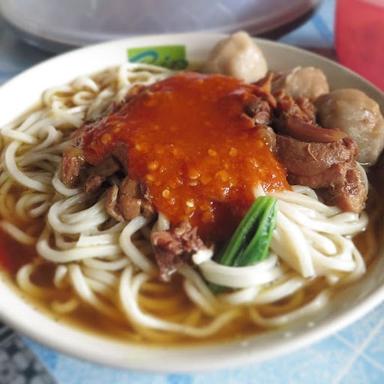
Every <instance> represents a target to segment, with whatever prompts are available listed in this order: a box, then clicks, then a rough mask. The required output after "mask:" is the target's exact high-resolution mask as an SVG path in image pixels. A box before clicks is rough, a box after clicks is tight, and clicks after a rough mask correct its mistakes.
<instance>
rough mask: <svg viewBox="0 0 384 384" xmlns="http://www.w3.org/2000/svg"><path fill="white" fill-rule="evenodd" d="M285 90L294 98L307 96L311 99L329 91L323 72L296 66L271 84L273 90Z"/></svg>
mask: <svg viewBox="0 0 384 384" xmlns="http://www.w3.org/2000/svg"><path fill="white" fill-rule="evenodd" d="M283 89H284V90H285V91H286V92H287V94H288V95H289V96H292V97H293V98H294V99H296V98H299V97H305V98H308V99H309V100H311V101H314V100H316V99H317V98H318V97H319V96H321V95H323V94H325V93H328V92H329V85H328V81H327V78H326V77H325V74H324V72H323V71H322V70H321V69H318V68H314V67H304V68H302V67H296V68H294V69H293V70H292V71H290V72H289V73H287V74H286V75H283V76H281V77H277V79H276V81H274V84H273V90H274V92H276V91H279V90H283Z"/></svg>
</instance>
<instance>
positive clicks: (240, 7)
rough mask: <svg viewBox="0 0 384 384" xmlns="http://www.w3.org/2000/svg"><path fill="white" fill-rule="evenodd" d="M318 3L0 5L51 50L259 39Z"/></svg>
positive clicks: (48, 0) (85, 0) (81, 0)
mask: <svg viewBox="0 0 384 384" xmlns="http://www.w3.org/2000/svg"><path fill="white" fill-rule="evenodd" d="M319 3H320V0H290V1H286V0H273V1H270V0H212V1H206V0H189V1H181V0H140V1H135V0H108V1H107V0H66V1H62V0H1V1H0V10H1V12H2V14H3V17H4V19H5V20H6V21H7V22H8V24H10V25H11V26H12V27H13V28H14V29H15V30H17V31H18V32H19V33H20V34H21V35H22V37H24V38H25V39H26V40H28V41H29V42H32V43H34V44H37V45H39V46H41V47H44V48H47V49H50V50H60V49H62V48H63V47H64V48H65V47H66V46H81V45H86V44H91V43H96V42H99V41H104V40H112V39H118V38H122V37H125V36H129V35H144V34H161V33H169V32H172V33H173V32H193V31H211V32H232V31H235V30H239V29H244V30H247V31H249V32H250V33H251V34H254V35H260V34H262V33H266V32H269V31H273V30H276V29H278V28H281V27H283V26H286V25H289V24H293V26H294V22H295V21H296V20H302V19H303V18H304V16H305V15H309V14H310V13H311V11H312V10H313V8H314V7H315V6H316V5H317V4H319Z"/></svg>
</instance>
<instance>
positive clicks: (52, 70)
mask: <svg viewBox="0 0 384 384" xmlns="http://www.w3.org/2000/svg"><path fill="white" fill-rule="evenodd" d="M222 37H223V35H212V34H180V35H163V36H145V37H137V38H129V39H125V40H120V41H114V42H109V43H104V44H100V45H95V46H90V47H87V48H83V49H80V50H76V51H73V52H69V53H67V54H64V55H61V56H58V57H55V58H53V59H51V60H48V61H46V62H44V63H42V64H39V65H37V66H35V67H33V68H31V69H29V70H28V71H26V72H24V73H22V74H21V75H19V76H17V77H15V78H14V79H12V80H11V81H9V82H8V83H6V84H5V85H3V86H2V87H1V88H0V105H1V106H2V108H1V114H0V127H1V126H3V125H4V124H6V123H8V122H9V121H11V120H13V119H14V118H15V117H17V116H18V115H19V114H20V113H22V112H24V111H25V110H27V109H28V108H29V107H31V106H32V105H33V104H34V103H36V101H38V100H39V97H40V96H41V94H42V92H43V91H44V90H45V89H47V88H50V87H52V86H56V85H61V84H64V83H67V82H69V81H71V80H72V79H74V78H75V77H77V76H78V75H80V74H88V73H93V72H96V71H99V70H101V69H104V68H106V67H109V66H113V65H117V64H119V63H122V62H124V61H126V60H127V48H129V47H145V46H153V45H169V44H182V45H185V46H186V49H187V56H188V58H189V59H192V60H193V61H196V60H203V59H204V58H205V57H206V55H207V53H208V51H209V50H210V49H211V48H212V47H213V45H214V44H215V43H216V42H217V41H218V40H219V39H221V38H222ZM256 41H257V43H258V44H259V46H260V47H261V49H262V50H263V52H264V54H265V56H266V58H267V61H268V64H269V68H271V69H275V70H286V69H290V68H293V67H295V66H298V65H301V66H308V65H310V66H316V67H319V68H321V69H322V70H323V71H324V72H325V73H326V75H327V77H328V80H329V82H330V84H331V86H332V88H341V87H349V88H358V89H361V90H362V91H364V92H366V93H367V94H368V95H370V96H371V97H372V98H374V99H375V100H376V101H377V102H379V104H380V105H381V108H382V111H384V95H383V94H382V93H381V92H380V91H379V90H378V89H376V88H375V87H373V86H372V85H371V84H370V83H368V82H367V81H365V80H364V79H362V78H361V77H359V76H358V75H356V74H354V73H353V72H351V71H349V70H347V69H345V68H343V67H341V66H340V65H338V64H336V63H334V62H332V61H330V60H327V59H325V58H323V57H320V56H317V55H314V54H312V53H309V52H306V51H303V50H300V49H297V48H294V47H290V46H287V45H283V44H279V43H274V42H269V41H264V40H256ZM383 256H384V255H383ZM0 292H1V295H0V317H1V318H2V320H4V321H5V322H6V323H8V324H9V325H10V326H11V327H13V328H14V329H16V330H18V331H20V332H22V333H24V334H25V335H27V336H29V337H31V338H33V339H35V340H37V341H39V342H41V343H43V344H46V345H48V346H50V347H52V348H54V349H57V350H59V351H62V352H65V353H68V354H71V355H75V356H78V357H80V358H83V359H87V360H91V361H93V362H98V363H102V364H108V365H113V366H116V367H123V368H134V369H140V370H147V371H157V372H174V371H178V372H182V371H197V370H207V369H216V368H221V367H226V368H227V367H230V366H234V365H239V364H243V363H247V362H250V361H261V360H264V359H269V358H272V357H274V356H277V355H279V354H283V353H287V352H288V351H292V350H293V349H296V348H299V347H302V346H304V345H307V344H309V343H312V342H314V341H316V340H319V339H321V338H323V337H325V336H327V335H329V334H331V333H333V332H335V331H337V330H339V329H341V328H342V327H345V326H347V325H348V324H350V323H352V322H353V321H355V320H357V319H358V318H360V317H361V316H363V315H364V314H366V313H367V312H369V311H370V310H371V309H373V308H374V307H375V306H376V305H378V304H379V303H380V302H381V301H383V299H384V257H379V258H377V262H376V265H375V267H374V268H370V270H369V271H368V273H367V274H366V275H365V276H364V277H363V278H362V279H361V280H360V281H359V282H357V283H356V284H354V285H352V286H350V287H348V288H347V289H344V290H342V291H339V292H338V293H337V295H336V296H335V298H334V299H333V300H332V302H331V303H330V304H329V305H328V306H327V307H326V308H325V309H324V310H323V311H322V312H321V313H319V314H317V315H316V316H313V317H312V318H311V319H310V322H308V320H307V322H300V323H296V324H295V325H294V326H290V327H289V328H288V329H287V328H286V329H284V330H274V331H270V332H266V333H264V334H261V335H257V336H254V337H252V338H249V339H247V340H246V341H242V342H240V341H236V342H228V343H219V344H212V345H200V346H190V347H167V346H164V347H162V348H159V347H148V346H140V345H135V344H130V343H127V342H123V341H122V342H119V341H114V340H110V339H107V338H103V337H101V336H98V335H94V334H88V333H85V332H84V331H81V330H79V329H75V328H72V327H70V326H67V325H65V324H61V323H60V322H56V321H54V320H53V319H51V318H50V317H48V316H46V315H44V314H43V313H40V312H39V311H38V310H37V309H35V308H34V307H33V306H32V305H30V304H29V303H28V302H27V301H25V300H24V299H23V298H22V297H21V296H19V295H18V294H17V293H15V290H14V289H12V288H11V287H10V286H9V284H8V283H7V282H6V279H5V278H2V279H0Z"/></svg>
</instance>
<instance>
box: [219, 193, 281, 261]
mask: <svg viewBox="0 0 384 384" xmlns="http://www.w3.org/2000/svg"><path fill="white" fill-rule="evenodd" d="M276 216H277V206H276V199H275V198H273V197H271V196H262V197H259V198H257V199H256V201H255V202H254V203H253V204H252V206H251V208H250V209H249V210H248V212H247V214H246V215H245V217H244V218H243V220H242V221H241V222H240V224H239V226H238V227H237V229H236V231H235V233H234V234H233V236H232V237H231V239H230V241H229V243H228V245H227V246H226V248H225V249H224V251H223V253H222V254H221V255H220V256H219V258H218V260H217V261H218V263H220V264H223V265H227V266H238V267H242V266H246V265H251V264H254V263H256V262H258V261H261V260H264V259H265V258H266V257H267V256H268V249H269V245H270V243H271V238H272V233H273V230H274V229H275V227H276Z"/></svg>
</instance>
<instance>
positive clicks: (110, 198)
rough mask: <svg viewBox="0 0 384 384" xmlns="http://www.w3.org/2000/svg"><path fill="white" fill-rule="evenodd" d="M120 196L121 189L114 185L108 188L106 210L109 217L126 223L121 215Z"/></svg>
mask: <svg viewBox="0 0 384 384" xmlns="http://www.w3.org/2000/svg"><path fill="white" fill-rule="evenodd" d="M118 196H119V187H118V186H117V185H116V184H114V185H112V186H111V187H110V188H108V190H107V193H106V195H105V205H104V206H105V210H106V211H107V213H108V215H109V216H111V217H112V218H114V219H115V220H116V221H124V216H123V215H122V214H121V212H120V209H119V205H118V201H117V198H118Z"/></svg>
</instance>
